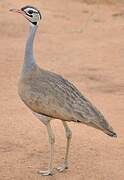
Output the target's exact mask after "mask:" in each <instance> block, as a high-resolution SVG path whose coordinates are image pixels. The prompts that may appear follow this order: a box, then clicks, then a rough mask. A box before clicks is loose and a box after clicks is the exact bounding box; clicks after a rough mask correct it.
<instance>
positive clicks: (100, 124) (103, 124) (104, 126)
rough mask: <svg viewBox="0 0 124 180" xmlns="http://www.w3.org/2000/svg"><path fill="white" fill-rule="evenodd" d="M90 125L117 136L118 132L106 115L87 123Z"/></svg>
mask: <svg viewBox="0 0 124 180" xmlns="http://www.w3.org/2000/svg"><path fill="white" fill-rule="evenodd" d="M86 124H87V125H88V126H92V127H94V128H96V129H99V130H101V131H103V132H104V133H105V134H107V135H108V136H111V137H117V134H116V133H115V132H114V130H113V128H112V127H111V126H110V125H109V123H108V122H107V120H106V119H105V118H104V116H101V117H100V118H99V120H95V121H90V122H89V123H86Z"/></svg>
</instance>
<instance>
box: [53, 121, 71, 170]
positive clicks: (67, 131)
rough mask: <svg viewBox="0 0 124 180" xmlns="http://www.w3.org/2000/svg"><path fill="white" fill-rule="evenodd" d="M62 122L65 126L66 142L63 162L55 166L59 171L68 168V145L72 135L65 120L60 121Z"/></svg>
mask: <svg viewBox="0 0 124 180" xmlns="http://www.w3.org/2000/svg"><path fill="white" fill-rule="evenodd" d="M62 123H63V126H64V128H65V133H66V138H67V144H66V153H65V159H64V163H63V164H62V165H61V166H59V167H58V168H57V169H58V170H59V171H60V172H62V171H64V169H67V168H68V154H69V147H70V142H71V137H72V132H71V130H70V128H69V127H68V125H67V123H66V122H65V121H62Z"/></svg>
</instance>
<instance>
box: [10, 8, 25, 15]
mask: <svg viewBox="0 0 124 180" xmlns="http://www.w3.org/2000/svg"><path fill="white" fill-rule="evenodd" d="M9 11H10V12H14V13H20V14H22V13H23V11H22V10H20V9H10V10H9Z"/></svg>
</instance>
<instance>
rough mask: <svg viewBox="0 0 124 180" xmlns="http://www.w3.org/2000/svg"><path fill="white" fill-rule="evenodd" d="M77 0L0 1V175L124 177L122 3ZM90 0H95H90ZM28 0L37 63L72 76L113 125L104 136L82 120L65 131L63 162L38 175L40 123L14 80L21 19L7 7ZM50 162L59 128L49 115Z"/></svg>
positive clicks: (59, 140) (44, 140)
mask: <svg viewBox="0 0 124 180" xmlns="http://www.w3.org/2000/svg"><path fill="white" fill-rule="evenodd" d="M83 2H84V1H83V0H82V1H81V0H68V1H67V0H63V1H61V0H52V1H46V0H37V1H33V0H30V1H29V0H25V1H24V0H18V1H15V0H13V1H9V0H4V1H2V0H1V1H0V42H1V43H0V82H1V86H0V115H1V117H0V180H43V179H45V180H123V179H124V120H123V116H124V8H123V6H122V5H123V1H120V2H122V4H121V3H120V4H112V3H109V1H103V3H91V4H90V3H88V1H85V2H87V3H83ZM97 2H98V1H97ZM27 4H32V5H34V6H36V7H38V8H39V9H41V10H42V16H43V20H42V22H41V23H40V26H39V29H38V32H37V36H36V40H35V54H36V59H37V63H38V64H39V66H41V67H42V68H45V69H49V70H50V71H54V72H56V73H59V74H61V75H63V76H64V77H66V78H67V79H69V80H70V81H71V82H73V83H74V84H75V85H76V86H77V87H78V88H79V89H80V91H81V92H82V93H83V94H84V95H86V96H87V97H88V98H89V99H90V100H91V101H92V103H94V104H95V105H96V106H97V107H98V108H99V109H100V110H101V111H102V112H103V113H104V115H105V117H106V118H107V119H108V121H109V123H110V124H111V125H112V126H113V128H114V129H115V131H116V132H117V135H118V138H116V139H115V138H111V137H109V136H107V135H105V134H104V133H103V132H101V131H98V130H96V129H94V128H90V127H87V126H85V125H79V124H76V123H69V125H70V128H71V129H72V132H73V137H72V142H71V148H70V157H69V169H68V170H66V171H65V172H63V173H58V172H57V171H55V175H54V176H52V177H42V176H40V175H38V174H37V171H38V170H40V169H42V170H44V169H46V168H47V165H48V159H49V145H48V137H47V132H46V128H45V126H44V125H43V124H42V123H41V122H40V121H39V120H37V119H36V118H35V117H34V116H33V115H32V113H31V111H30V110H29V109H28V108H27V107H26V106H25V105H24V104H23V103H22V102H21V100H20V98H19V97H18V93H17V82H18V77H19V74H20V69H21V65H22V63H23V56H24V49H25V41H26V38H27V34H28V26H29V25H28V23H27V21H26V20H25V19H24V18H23V17H21V16H19V15H16V14H12V13H10V12H9V11H8V9H10V8H12V7H18V8H19V7H22V6H23V5H27ZM52 127H53V130H54V133H55V137H56V143H55V156H54V166H55V167H57V166H58V165H59V164H61V163H62V161H63V157H64V153H65V144H66V139H65V134H64V129H63V127H62V123H61V121H60V120H53V121H52Z"/></svg>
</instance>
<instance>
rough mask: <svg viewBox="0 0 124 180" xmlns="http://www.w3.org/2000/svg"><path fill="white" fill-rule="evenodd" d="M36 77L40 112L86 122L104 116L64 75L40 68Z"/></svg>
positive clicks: (35, 85) (59, 117)
mask: <svg viewBox="0 0 124 180" xmlns="http://www.w3.org/2000/svg"><path fill="white" fill-rule="evenodd" d="M39 74H40V76H39ZM36 78H38V80H36V81H37V82H38V83H36V81H35V84H34V85H33V86H34V89H35V90H36V91H37V94H38V98H37V102H36V103H37V104H39V108H36V110H37V112H38V113H41V114H45V115H48V116H50V117H54V118H58V119H63V120H68V121H69V120H70V121H84V122H85V121H86V123H88V122H90V121H92V120H94V121H95V120H99V119H101V118H103V116H102V114H101V113H100V112H99V111H98V110H97V109H96V107H95V106H93V105H92V104H91V103H90V101H89V100H88V99H87V98H86V97H84V96H83V95H82V94H81V93H80V91H79V90H78V89H77V88H76V87H75V86H74V85H73V84H72V83H70V82H69V81H68V80H66V79H64V78H63V77H62V76H60V75H58V74H56V73H52V72H49V71H44V70H41V69H40V73H38V76H36ZM35 94H36V93H35ZM36 110H35V111H36Z"/></svg>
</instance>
